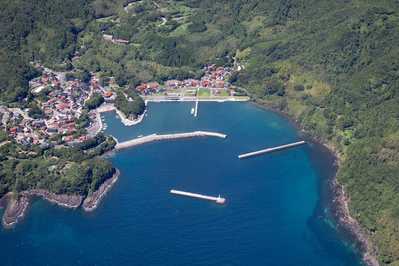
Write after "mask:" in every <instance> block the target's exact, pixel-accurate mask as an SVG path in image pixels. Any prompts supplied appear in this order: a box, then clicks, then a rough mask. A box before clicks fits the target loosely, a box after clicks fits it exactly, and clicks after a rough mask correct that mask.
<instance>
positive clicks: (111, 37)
mask: <svg viewBox="0 0 399 266" xmlns="http://www.w3.org/2000/svg"><path fill="white" fill-rule="evenodd" d="M103 38H104V39H106V40H111V41H112V40H113V39H114V36H112V35H107V34H104V35H103Z"/></svg>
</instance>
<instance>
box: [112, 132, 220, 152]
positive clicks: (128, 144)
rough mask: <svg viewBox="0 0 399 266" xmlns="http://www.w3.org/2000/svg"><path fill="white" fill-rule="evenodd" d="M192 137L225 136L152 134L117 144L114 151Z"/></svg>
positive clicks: (216, 135) (212, 135)
mask: <svg viewBox="0 0 399 266" xmlns="http://www.w3.org/2000/svg"><path fill="white" fill-rule="evenodd" d="M194 137H218V138H222V139H225V138H226V137H227V135H224V134H220V133H214V132H205V131H195V132H190V133H178V134H166V135H157V134H152V135H148V136H145V137H142V138H138V139H132V140H129V141H125V142H122V143H118V144H116V146H115V149H117V150H121V149H126V148H129V147H133V146H138V145H141V144H144V143H148V142H152V141H157V140H167V139H182V138H194Z"/></svg>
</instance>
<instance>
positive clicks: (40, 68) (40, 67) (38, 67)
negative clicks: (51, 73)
mask: <svg viewBox="0 0 399 266" xmlns="http://www.w3.org/2000/svg"><path fill="white" fill-rule="evenodd" d="M29 64H31V65H32V66H34V67H36V68H37V69H39V70H41V71H43V70H44V67H42V66H41V65H39V64H38V63H35V62H32V61H30V62H29Z"/></svg>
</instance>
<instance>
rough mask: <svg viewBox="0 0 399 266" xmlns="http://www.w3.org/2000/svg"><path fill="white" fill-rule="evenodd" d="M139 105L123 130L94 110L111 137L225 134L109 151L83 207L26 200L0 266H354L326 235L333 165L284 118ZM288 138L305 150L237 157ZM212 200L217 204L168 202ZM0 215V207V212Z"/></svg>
mask: <svg viewBox="0 0 399 266" xmlns="http://www.w3.org/2000/svg"><path fill="white" fill-rule="evenodd" d="M199 105H200V106H199V112H198V117H193V116H192V115H191V114H190V111H191V108H192V107H194V103H150V104H149V108H148V112H147V114H148V116H147V117H145V119H144V120H143V122H142V123H140V124H138V125H136V126H132V127H125V126H124V125H123V124H121V123H120V121H119V120H117V119H115V112H109V113H105V114H103V115H104V116H105V118H106V123H107V124H108V126H109V127H108V130H107V131H106V132H105V133H109V134H112V135H114V136H115V137H116V138H117V139H118V140H119V141H125V140H129V139H131V138H135V137H137V136H139V135H149V134H153V133H157V134H165V133H179V132H191V131H194V130H203V131H212V132H219V133H223V134H227V136H228V137H227V139H219V138H211V137H206V138H192V139H180V140H169V141H160V142H153V143H149V144H145V145H142V146H138V147H133V148H129V149H125V150H122V151H118V152H117V153H116V154H115V155H113V156H112V157H111V158H109V160H110V161H111V162H112V163H113V164H114V165H115V166H116V167H117V168H119V170H120V171H121V176H120V178H119V180H118V182H117V183H116V184H115V186H114V187H113V188H112V189H111V191H110V192H109V193H108V195H107V196H106V197H105V198H103V200H102V201H101V203H100V205H99V208H98V209H97V210H95V211H94V212H90V213H87V212H84V211H83V210H82V209H81V208H78V209H76V210H69V209H65V208H62V207H59V206H55V205H53V204H50V203H48V202H46V201H43V200H39V199H36V200H32V204H31V205H30V208H29V210H28V213H27V214H28V215H26V216H25V217H24V218H23V219H22V220H21V221H20V223H19V224H17V226H15V227H14V228H12V229H9V230H4V229H0V239H1V240H2V241H0V258H1V261H2V264H3V263H4V264H5V265H7V264H15V263H26V264H28V265H77V264H86V265H87V264H89V265H121V264H134V265H165V264H166V265H246V264H252V265H358V264H361V257H360V253H359V252H357V251H356V249H354V248H353V245H354V242H353V241H352V240H351V238H350V236H349V234H348V233H347V232H345V231H344V230H343V231H339V230H337V229H336V226H335V225H336V221H335V220H334V219H333V218H334V215H332V214H330V215H329V216H331V217H332V218H330V220H327V219H325V218H326V217H327V216H328V214H329V212H328V211H327V210H328V209H329V208H333V206H331V204H330V202H331V197H332V194H331V189H329V184H330V181H331V179H332V178H333V177H334V173H335V170H336V169H335V167H334V166H333V163H334V158H333V157H332V156H331V154H330V153H329V152H328V151H327V150H326V149H325V148H324V147H323V146H321V145H319V144H317V143H315V142H314V141H312V140H310V139H308V138H307V136H306V135H305V134H303V133H301V132H300V129H299V128H298V126H297V125H295V124H294V123H292V121H290V120H289V119H287V118H285V117H284V116H282V115H280V114H278V113H276V112H273V111H271V110H268V109H265V108H263V107H260V106H258V105H256V104H252V103H233V102H231V103H210V102H208V103H200V104H199ZM299 140H306V141H307V144H306V145H303V146H300V147H295V148H290V149H287V150H282V151H277V152H274V153H270V154H265V155H261V156H257V157H252V158H248V159H244V160H239V159H238V157H237V156H238V155H240V154H243V153H247V152H252V151H256V150H259V149H265V148H270V147H275V146H279V145H283V144H287V143H291V142H295V141H299ZM171 189H177V190H183V191H188V192H193V193H200V194H205V195H210V196H218V195H219V194H221V196H222V197H224V198H226V199H227V203H226V204H225V205H217V204H215V203H213V202H211V201H206V200H200V199H193V198H187V197H182V196H177V195H171V194H170V193H169V192H170V190H171ZM3 211H4V210H3ZM0 214H2V212H1V213H0Z"/></svg>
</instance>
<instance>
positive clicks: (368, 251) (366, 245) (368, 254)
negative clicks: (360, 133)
mask: <svg viewBox="0 0 399 266" xmlns="http://www.w3.org/2000/svg"><path fill="white" fill-rule="evenodd" d="M252 101H253V102H254V103H257V104H259V105H262V106H265V107H267V108H270V109H273V110H275V111H277V112H279V113H283V114H284V115H286V116H287V117H288V118H290V119H292V120H293V121H294V122H295V123H296V124H297V125H299V126H300V128H301V130H302V132H304V133H306V134H307V135H308V137H310V138H312V139H313V140H315V141H317V142H318V143H320V144H321V145H323V146H325V147H326V148H328V149H329V150H330V152H331V153H332V154H333V155H334V157H335V158H336V159H335V162H334V164H336V165H337V166H338V170H337V173H338V172H339V169H340V167H341V164H340V162H339V155H338V154H336V153H335V151H334V149H333V148H332V147H330V146H329V145H327V144H325V143H323V142H321V141H320V140H318V139H317V138H315V137H314V136H312V135H310V134H309V133H308V132H306V131H305V130H304V129H303V126H302V124H301V123H299V122H298V121H296V120H295V119H294V118H293V117H291V116H290V115H289V114H287V113H286V112H284V111H282V110H280V109H277V108H275V107H273V106H270V105H268V104H263V103H260V102H257V101H254V100H252ZM333 185H334V186H335V187H336V189H335V190H334V192H335V193H336V196H335V198H334V201H336V202H337V203H338V204H339V206H338V211H337V213H336V214H337V215H338V214H339V215H340V219H339V221H340V222H341V223H343V224H344V225H346V226H348V228H349V230H350V231H351V233H352V234H353V235H354V236H355V237H356V239H357V241H358V242H359V244H360V248H361V249H362V250H364V253H363V262H364V263H366V264H367V265H369V266H379V263H378V260H377V256H378V255H377V254H376V253H375V252H374V251H373V248H372V247H373V246H374V245H373V243H372V242H371V240H370V238H368V236H367V235H366V234H364V233H363V231H362V228H361V226H360V225H359V223H358V222H357V220H356V219H353V218H352V217H351V216H350V214H349V209H348V203H347V200H348V199H347V198H346V196H345V191H344V186H343V185H342V184H340V183H339V182H338V180H337V178H334V180H333Z"/></svg>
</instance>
